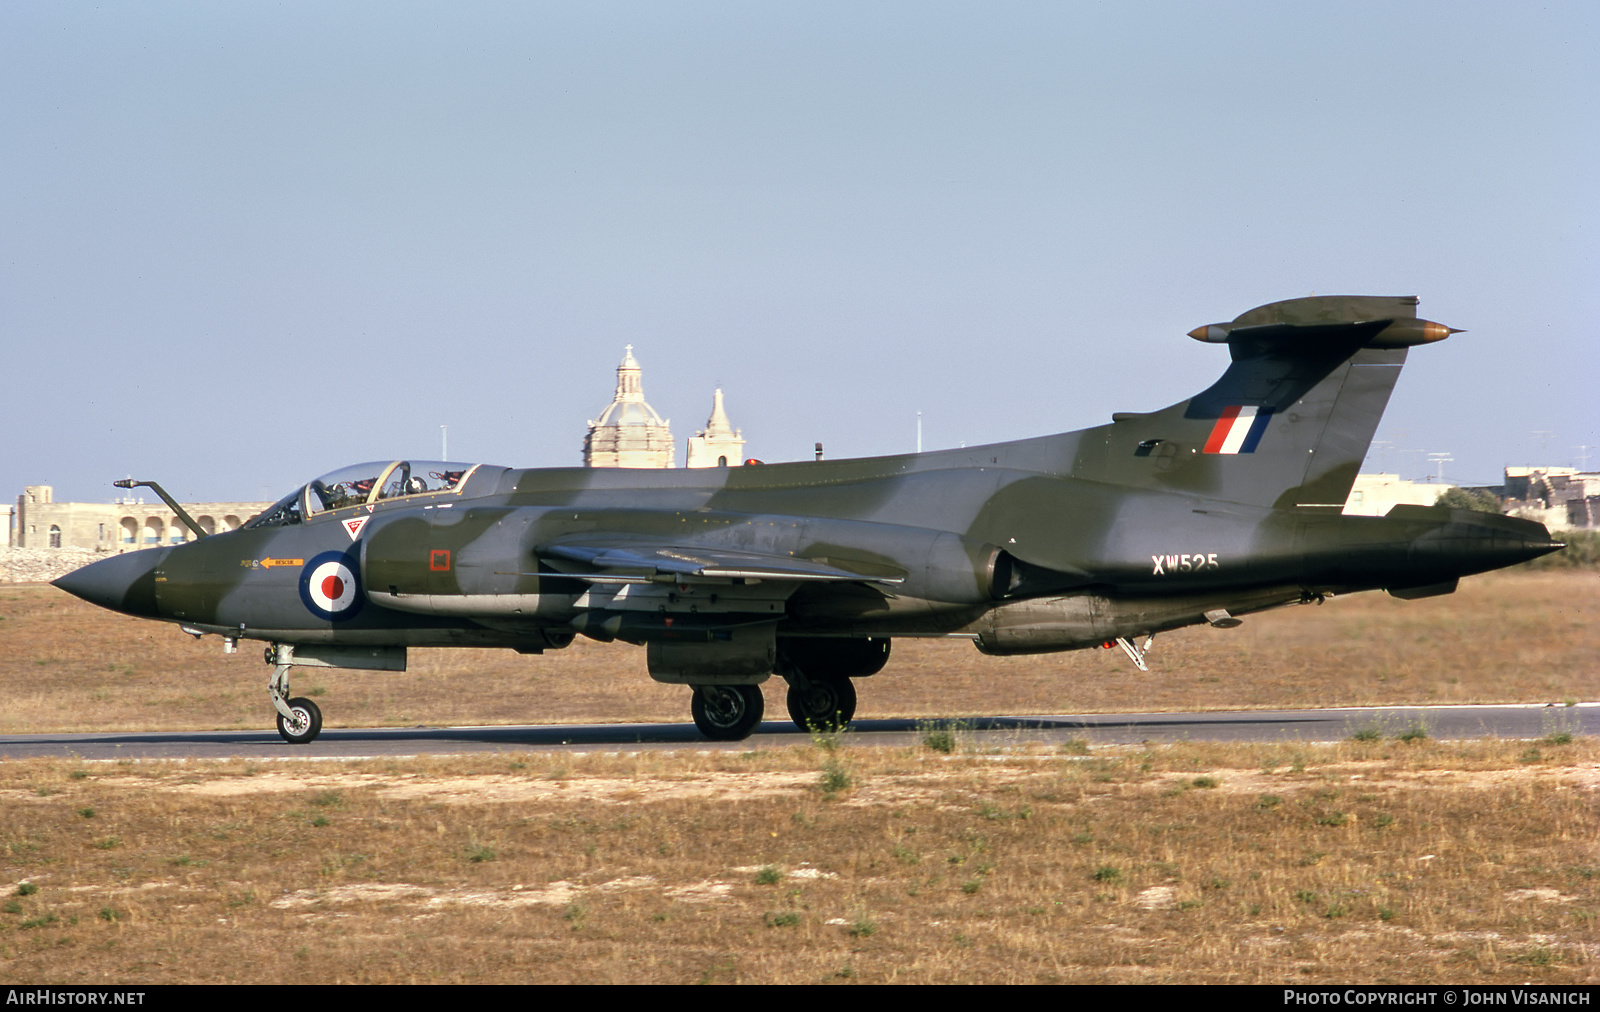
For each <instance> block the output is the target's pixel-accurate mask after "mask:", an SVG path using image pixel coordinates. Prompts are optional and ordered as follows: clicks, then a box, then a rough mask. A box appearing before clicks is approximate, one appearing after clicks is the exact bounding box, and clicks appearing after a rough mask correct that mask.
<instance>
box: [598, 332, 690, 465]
mask: <svg viewBox="0 0 1600 1012" xmlns="http://www.w3.org/2000/svg"><path fill="white" fill-rule="evenodd" d="M640 374H641V370H640V368H639V362H638V360H636V359H635V358H634V357H633V345H631V344H630V345H628V347H627V349H626V351H625V353H624V354H623V356H622V364H621V365H619V366H617V392H616V395H615V396H614V397H613V398H612V399H611V403H610V404H608V405H606V409H605V410H604V411H602V412H600V417H599V418H597V419H592V420H591V421H590V422H589V434H588V435H587V436H586V437H584V440H583V466H584V467H671V466H673V462H674V459H675V456H676V452H677V448H676V447H675V446H674V445H673V440H672V429H671V428H669V427H668V422H667V421H666V420H665V419H663V418H662V417H661V416H660V415H658V414H656V409H655V408H652V407H651V406H650V405H649V404H648V403H646V402H645V399H644V384H643V382H642V380H641V375H640Z"/></svg>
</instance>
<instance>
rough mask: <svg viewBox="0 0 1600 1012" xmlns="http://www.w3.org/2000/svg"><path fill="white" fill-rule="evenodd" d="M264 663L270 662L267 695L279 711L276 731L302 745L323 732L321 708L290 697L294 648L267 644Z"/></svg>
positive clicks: (302, 697) (285, 738)
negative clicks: (270, 674) (290, 670)
mask: <svg viewBox="0 0 1600 1012" xmlns="http://www.w3.org/2000/svg"><path fill="white" fill-rule="evenodd" d="M267 663H268V664H271V665H273V668H272V680H271V681H269V682H267V695H268V696H270V697H271V698H272V708H273V709H274V710H277V711H278V733H279V734H281V735H283V740H284V741H286V742H288V743H289V744H291V745H304V744H305V743H306V742H309V741H314V740H315V739H316V737H317V735H319V734H321V733H322V708H321V707H319V706H318V705H317V704H316V703H313V702H312V701H311V700H309V699H307V698H306V697H304V696H298V697H296V698H294V699H290V698H289V669H290V668H291V667H293V666H294V647H292V646H288V645H283V644H274V645H273V646H269V647H267Z"/></svg>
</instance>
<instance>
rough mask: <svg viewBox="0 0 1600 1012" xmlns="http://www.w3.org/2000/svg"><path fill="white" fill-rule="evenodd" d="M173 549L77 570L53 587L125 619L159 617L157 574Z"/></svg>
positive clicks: (115, 558) (116, 557)
mask: <svg viewBox="0 0 1600 1012" xmlns="http://www.w3.org/2000/svg"><path fill="white" fill-rule="evenodd" d="M168 551H170V549H166V548H155V549H146V550H144V551H141V552H128V553H126V554H124V555H113V556H112V557H111V558H109V559H101V560H100V561H99V562H91V563H89V565H87V566H84V567H83V568H82V569H74V570H73V571H72V572H70V573H68V574H67V575H66V576H63V577H61V578H60V579H59V580H52V581H51V585H52V586H56V587H60V588H61V589H62V590H64V591H66V592H67V593H69V594H72V595H74V596H76V597H81V598H83V599H84V600H85V601H88V602H89V603H90V604H98V605H99V606H100V607H102V608H110V609H111V610H112V611H120V612H122V613H123V614H125V615H141V616H144V617H146V618H156V617H158V611H157V608H156V577H155V571H156V569H157V567H159V566H160V565H161V562H162V560H164V559H165V558H166V557H167V552H168Z"/></svg>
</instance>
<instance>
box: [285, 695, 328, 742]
mask: <svg viewBox="0 0 1600 1012" xmlns="http://www.w3.org/2000/svg"><path fill="white" fill-rule="evenodd" d="M289 712H290V713H291V714H292V715H293V716H291V717H290V718H288V719H285V718H284V716H283V714H281V713H280V714H278V733H279V734H281V735H283V740H284V741H286V742H288V743H289V744H291V745H304V744H305V743H306V742H308V741H311V740H312V739H314V738H316V736H317V735H319V734H321V733H322V708H321V707H319V706H318V705H317V704H316V703H313V702H312V701H311V700H309V699H307V698H306V697H304V696H299V697H296V698H295V699H291V700H289Z"/></svg>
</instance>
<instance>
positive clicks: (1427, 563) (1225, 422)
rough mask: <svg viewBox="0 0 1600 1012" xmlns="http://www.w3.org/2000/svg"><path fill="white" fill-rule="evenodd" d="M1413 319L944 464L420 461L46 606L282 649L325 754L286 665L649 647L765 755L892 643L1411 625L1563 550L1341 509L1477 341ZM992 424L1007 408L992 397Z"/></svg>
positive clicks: (1232, 344) (119, 571) (659, 670)
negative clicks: (1331, 613) (1491, 577)
mask: <svg viewBox="0 0 1600 1012" xmlns="http://www.w3.org/2000/svg"><path fill="white" fill-rule="evenodd" d="M1416 305H1417V300H1416V299H1415V298H1409V297H1401V298H1391V297H1371V296H1331V297H1313V298H1304V299H1293V300H1290V301H1287V302H1276V303H1272V304H1270V305H1266V306H1261V307H1259V308H1257V309H1252V310H1250V311H1249V312H1247V313H1245V314H1244V315H1242V316H1240V317H1238V318H1236V319H1234V320H1233V321H1232V322H1230V323H1220V324H1213V325H1210V326H1204V327H1198V328H1196V329H1195V330H1194V331H1192V332H1191V333H1190V335H1189V336H1191V337H1193V338H1195V339H1197V340H1200V341H1205V342H1210V343H1215V344H1223V345H1226V346H1227V348H1228V352H1229V355H1230V357H1231V362H1230V364H1229V365H1228V368H1227V370H1226V372H1224V373H1223V375H1222V378H1221V379H1219V380H1217V382H1215V383H1214V384H1212V385H1211V386H1210V387H1208V388H1207V389H1205V390H1204V391H1203V392H1201V393H1199V394H1197V395H1195V396H1194V397H1192V398H1190V399H1189V400H1186V401H1183V402H1182V403H1179V404H1174V405H1172V406H1171V407H1168V408H1163V409H1161V410H1159V411H1150V412H1128V413H1118V414H1115V415H1113V416H1112V420H1111V423H1110V424H1109V425H1101V426H1097V427H1095V428H1091V429H1084V430H1081V431H1077V432H1067V433H1062V434H1058V435H1053V436H1043V437H1039V438H1034V439H1025V440H1021V441H1018V442H1008V443H997V444H994V445H990V446H977V447H964V448H961V449H955V450H940V451H937V452H932V453H919V454H907V455H899V456H888V457H872V458H864V459H856V460H827V461H820V460H819V461H806V462H799V463H782V464H768V465H763V466H747V467H735V468H717V469H705V470H698V469H697V470H688V469H682V470H635V469H589V468H541V469H532V470H514V469H510V468H505V467H495V466H491V465H488V464H471V463H455V462H445V461H419V460H400V461H393V462H383V463H372V464H361V465H357V466H354V467H347V468H344V469H342V470H339V471H335V472H333V473H331V474H327V475H324V476H322V477H321V478H318V479H316V480H315V481H312V482H310V483H309V484H307V485H305V486H303V487H301V488H298V489H296V490H295V491H293V492H291V493H290V494H289V495H287V496H285V497H284V498H283V499H282V500H281V501H279V502H278V503H277V504H276V505H274V506H272V507H271V508H269V509H268V510H266V511H265V512H263V513H261V514H260V515H258V516H256V517H255V518H253V519H252V520H250V521H249V522H248V523H246V524H245V525H244V526H243V527H242V528H241V529H239V530H235V531H230V532H227V533H222V534H213V535H211V536H209V537H208V536H206V535H205V534H204V533H203V532H202V531H201V530H200V529H199V527H198V525H196V524H195V523H194V522H193V521H192V520H191V519H190V518H189V517H188V516H187V515H186V514H184V513H183V511H182V509H180V508H179V507H178V506H177V504H176V503H174V502H173V501H172V500H171V498H170V497H168V496H167V495H166V494H165V492H162V491H161V490H160V488H159V486H156V485H155V484H154V483H153V482H119V483H118V484H124V485H127V484H148V485H151V486H152V487H153V488H155V489H156V491H157V492H158V493H159V494H161V495H162V497H163V498H165V499H166V500H167V502H168V504H169V505H171V506H172V508H173V509H174V511H176V512H177V513H178V514H179V515H180V516H181V517H182V519H183V521H184V523H186V524H187V525H188V527H189V529H190V530H192V531H193V532H194V535H195V540H194V541H192V542H189V543H187V544H182V545H176V546H173V547H168V548H160V549H151V550H145V551H139V552H133V553H129V554H126V555H119V556H116V557H113V558H109V559H105V560H103V561H100V562H96V563H93V564H92V565H89V566H86V567H84V568H82V569H80V570H77V571H76V572H73V573H69V574H68V575H66V576H64V577H62V578H61V579H59V580H57V581H55V583H56V586H58V587H61V588H62V589H64V590H66V591H69V592H70V593H73V594H76V595H77V596H79V597H81V598H83V599H85V600H88V601H92V602H94V603H96V604H100V605H103V606H105V607H107V608H111V609H114V610H116V611H120V612H124V613H127V614H130V615H139V616H145V617H149V618H155V619H162V620H165V621H169V622H175V623H177V624H178V625H179V626H180V627H181V628H182V629H183V630H184V631H186V632H189V633H191V634H194V635H196V636H199V635H203V634H215V635H218V636H221V637H223V640H224V644H225V648H226V649H228V650H233V649H235V647H236V645H237V643H238V641H240V640H246V639H249V640H262V641H265V642H266V643H267V647H266V660H267V663H269V664H271V665H272V666H273V673H272V676H271V679H270V682H269V694H270V696H271V699H272V705H273V707H274V708H275V709H276V711H277V714H278V730H279V732H280V733H281V734H282V735H283V737H284V738H285V739H287V740H288V741H290V742H308V741H311V740H312V739H314V738H316V737H317V734H318V732H319V731H320V730H321V727H322V714H321V711H320V710H319V708H318V707H317V704H316V703H315V702H313V701H312V700H310V699H306V698H292V697H291V695H290V691H289V677H288V676H289V671H290V669H291V667H293V666H295V665H301V666H330V667H345V668H369V669H379V670H404V669H405V665H406V649H407V648H408V647H428V646H481V647H502V648H510V649H513V650H517V651H519V652H522V653H542V652H543V651H546V650H554V649H559V648H561V647H565V646H567V645H568V644H569V643H571V642H572V640H573V638H574V637H575V636H577V635H583V636H589V637H592V638H594V639H597V640H602V641H610V640H624V641H626V642H629V643H633V644H642V645H643V646H644V647H645V648H646V651H647V658H648V666H649V672H650V676H651V677H652V678H654V679H656V680H658V681H662V682H670V683H678V684H682V685H685V686H688V687H689V688H690V689H691V690H692V695H691V706H690V709H691V712H692V713H693V715H694V722H695V724H696V726H698V727H699V729H700V731H701V732H702V733H703V734H704V735H705V736H706V737H708V738H711V739H718V740H737V739H741V738H744V737H746V736H748V735H749V734H750V733H751V731H752V730H753V729H754V728H755V726H756V725H757V723H758V722H759V721H760V720H761V718H762V711H763V696H762V690H761V683H762V682H764V681H765V680H766V679H767V678H768V677H769V676H770V675H772V674H773V673H776V674H778V675H780V676H782V677H783V678H784V680H785V681H786V682H787V683H788V696H787V702H788V710H789V715H790V716H791V717H792V718H793V719H794V720H795V722H796V723H799V724H801V725H802V726H805V725H818V724H836V723H842V722H847V721H849V720H850V718H851V716H852V714H853V713H854V710H855V702H856V690H855V686H854V683H853V681H852V679H856V678H863V677H866V676H869V675H872V674H875V673H877V672H878V671H880V670H881V669H882V668H883V666H884V664H885V662H886V661H887V660H888V658H889V649H890V643H891V642H892V640H893V639H894V638H895V637H897V636H963V637H970V638H971V639H972V640H973V641H975V643H976V645H977V647H978V649H979V650H981V651H983V652H984V653H989V654H1026V653H1039V652H1047V651H1058V650H1075V649H1081V648H1085V647H1099V646H1112V645H1116V646H1120V647H1121V649H1122V650H1124V651H1125V652H1126V653H1127V655H1128V657H1129V658H1130V659H1131V660H1132V662H1133V663H1134V664H1135V665H1136V666H1138V667H1139V668H1141V669H1146V667H1145V660H1144V657H1145V651H1146V650H1148V649H1149V646H1150V641H1151V638H1152V637H1153V636H1154V635H1155V634H1156V633H1159V632H1163V631H1165V630H1169V629H1177V628H1180V627H1183V626H1190V625H1200V624H1210V625H1212V626H1215V627H1219V628H1229V627H1231V626H1236V625H1238V624H1239V616H1241V615H1245V614H1249V613H1251V612H1257V611H1261V610H1263V609H1267V608H1275V607H1278V606H1280V605H1287V604H1295V603H1304V602H1309V601H1320V600H1321V599H1322V598H1324V597H1325V596H1326V595H1330V594H1344V593H1349V592H1352V591H1360V590H1375V589H1384V590H1387V591H1388V592H1389V593H1390V594H1392V595H1394V596H1395V597H1399V598H1404V599H1412V598H1420V597H1427V596H1431V595H1436V594H1447V593H1450V592H1452V591H1453V590H1455V588H1456V584H1457V581H1458V580H1459V578H1460V577H1462V576H1465V575H1468V574H1472V573H1481V572H1484V571H1487V570H1491V569H1496V568H1499V567H1502V566H1509V565H1511V564H1513V563H1516V562H1521V561H1523V560H1525V559H1530V558H1534V557H1535V556H1538V555H1542V554H1544V553H1546V552H1551V551H1555V550H1556V549H1558V548H1560V547H1562V546H1561V545H1560V544H1559V543H1557V542H1555V541H1552V540H1551V538H1550V535H1549V532H1548V531H1547V530H1546V529H1545V528H1544V527H1543V526H1542V525H1540V524H1537V523H1533V522H1530V521H1526V520H1520V519H1515V518H1511V517H1503V516H1495V515H1490V514H1484V513H1474V512H1467V511H1463V510H1459V509H1449V508H1440V507H1425V506H1397V507H1395V508H1394V509H1392V510H1391V511H1390V512H1389V513H1388V515H1387V516H1384V517H1358V516H1345V515H1343V514H1342V512H1341V510H1342V507H1343V505H1344V503H1345V500H1346V498H1347V497H1348V495H1349V493H1350V487H1351V484H1352V483H1353V481H1354V479H1355V475H1356V470H1357V468H1358V467H1359V466H1360V464H1361V461H1362V458H1363V457H1364V456H1365V454H1366V450H1367V446H1368V444H1369V443H1370V442H1371V440H1372V436H1373V433H1374V431H1375V430H1376V428H1377V425H1378V419H1379V417H1380V416H1381V415H1382V413H1383V409H1384V406H1385V404H1386V403H1387V402H1388V398H1389V393H1390V391H1391V390H1392V389H1393V387H1394V384H1395V381H1396V379H1397V378H1398V377H1399V375H1400V368H1401V365H1402V364H1403V363H1404V362H1405V359H1406V354H1407V351H1408V350H1409V349H1410V348H1412V347H1414V346H1418V345H1425V344H1431V343H1434V342H1437V341H1439V340H1441V339H1443V338H1445V337H1448V336H1449V335H1450V334H1452V333H1456V332H1457V331H1454V330H1452V329H1451V328H1449V327H1445V326H1443V325H1441V324H1438V323H1432V322H1429V321H1426V320H1421V319H1418V318H1417V315H1416ZM997 396H999V395H998V394H997Z"/></svg>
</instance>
